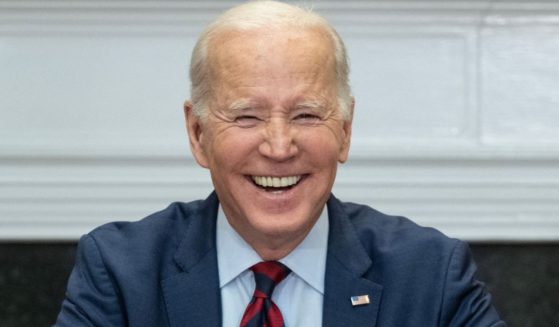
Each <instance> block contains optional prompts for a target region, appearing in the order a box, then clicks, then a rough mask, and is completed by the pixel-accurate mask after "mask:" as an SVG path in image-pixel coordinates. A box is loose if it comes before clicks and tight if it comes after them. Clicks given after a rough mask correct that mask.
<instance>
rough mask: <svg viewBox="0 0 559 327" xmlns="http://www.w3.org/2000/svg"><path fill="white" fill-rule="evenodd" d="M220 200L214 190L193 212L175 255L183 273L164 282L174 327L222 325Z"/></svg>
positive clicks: (162, 284) (168, 311)
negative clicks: (218, 234) (218, 239)
mask: <svg viewBox="0 0 559 327" xmlns="http://www.w3.org/2000/svg"><path fill="white" fill-rule="evenodd" d="M217 207H218V200H217V196H216V195H215V193H212V195H210V196H209V197H208V199H206V200H205V201H203V202H201V203H200V207H199V208H197V210H193V211H192V212H191V213H189V214H190V217H189V218H188V219H189V223H190V224H189V226H188V228H187V230H186V232H185V235H184V236H183V237H182V241H181V242H180V245H179V246H178V248H177V252H176V254H175V257H174V259H175V262H176V264H177V265H178V266H179V268H180V270H181V271H180V272H179V273H178V274H175V275H173V276H171V277H168V278H166V279H164V280H162V281H161V287H162V289H163V297H164V300H165V305H166V307H167V313H168V317H169V324H170V326H171V327H179V326H180V327H184V326H200V327H213V326H215V327H218V326H221V296H220V289H219V273H218V268H217V253H216V249H215V225H216V217H217Z"/></svg>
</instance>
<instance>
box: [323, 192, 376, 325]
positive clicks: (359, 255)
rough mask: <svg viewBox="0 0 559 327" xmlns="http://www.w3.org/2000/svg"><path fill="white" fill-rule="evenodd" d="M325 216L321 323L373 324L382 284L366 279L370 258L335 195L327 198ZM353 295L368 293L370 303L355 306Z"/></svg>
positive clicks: (370, 263)
mask: <svg viewBox="0 0 559 327" xmlns="http://www.w3.org/2000/svg"><path fill="white" fill-rule="evenodd" d="M328 215H329V222H330V227H329V229H330V233H329V236H328V255H327V259H326V277H325V288H324V289H325V291H324V307H323V326H325V327H326V326H339V325H341V324H344V325H347V326H375V324H376V320H377V314H378V310H379V307H380V300H381V295H382V286H381V285H379V284H377V283H375V282H373V281H372V280H370V279H368V278H366V275H365V274H366V272H367V271H368V270H369V269H370V267H371V265H372V261H371V258H370V257H369V255H368V254H367V252H366V251H365V249H364V248H363V245H362V244H361V242H360V240H359V238H358V236H357V233H356V231H355V229H354V227H353V225H352V224H351V222H350V221H349V218H348V217H347V214H346V213H345V212H344V211H343V208H342V205H341V203H340V202H339V201H338V200H337V199H336V198H335V197H334V196H331V198H330V200H329V201H328ZM352 296H368V298H369V301H370V303H369V304H363V305H356V306H354V305H352V303H351V297H352Z"/></svg>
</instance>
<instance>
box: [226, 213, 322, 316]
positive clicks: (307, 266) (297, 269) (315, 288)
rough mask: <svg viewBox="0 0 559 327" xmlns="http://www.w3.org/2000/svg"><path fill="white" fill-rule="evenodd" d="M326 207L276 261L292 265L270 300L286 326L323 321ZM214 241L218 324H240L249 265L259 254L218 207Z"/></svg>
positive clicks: (250, 286) (250, 287)
mask: <svg viewBox="0 0 559 327" xmlns="http://www.w3.org/2000/svg"><path fill="white" fill-rule="evenodd" d="M325 209H326V206H325V207H324V209H323V210H322V214H321V215H320V217H319V219H318V220H317V222H316V223H315V225H314V226H313V228H312V229H311V231H310V232H309V234H308V235H307V237H306V238H305V239H304V240H303V242H301V244H299V245H298V246H297V247H296V248H295V249H294V250H293V251H292V252H291V253H289V254H288V255H287V256H286V257H285V258H283V259H281V260H279V261H280V262H281V263H283V264H284V265H286V266H288V267H289V268H290V269H291V274H289V276H287V277H286V278H285V279H284V280H283V281H282V282H281V283H280V284H279V285H278V286H277V287H276V288H275V290H274V293H273V294H272V300H273V301H274V302H275V303H276V305H277V306H278V307H279V309H280V311H281V313H282V316H283V319H284V322H285V326H286V327H298V326H304V327H314V326H316V327H320V326H322V302H323V297H324V274H325V272H326V251H327V247H328V210H325ZM216 243H217V260H218V269H219V286H220V289H221V308H222V326H223V327H239V323H240V322H241V319H242V317H243V314H244V312H245V309H246V307H247V305H248V303H249V302H250V300H251V298H252V293H253V292H254V287H255V282H254V277H253V273H252V271H250V269H249V268H250V267H251V266H252V265H254V264H256V263H258V262H260V261H262V259H261V258H260V256H258V254H257V253H256V251H254V249H252V247H251V246H250V245H249V244H248V243H246V242H245V240H243V239H242V238H241V236H240V235H239V234H238V233H237V232H236V231H235V230H234V229H233V228H232V227H231V225H229V222H228V221H227V218H226V217H225V214H224V213H223V210H222V209H221V206H220V207H219V212H218V215H217V232H216Z"/></svg>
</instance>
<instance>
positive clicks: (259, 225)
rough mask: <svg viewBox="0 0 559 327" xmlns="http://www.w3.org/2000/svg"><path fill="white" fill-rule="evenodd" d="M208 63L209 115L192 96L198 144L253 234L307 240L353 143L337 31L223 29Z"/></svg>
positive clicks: (225, 199)
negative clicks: (339, 73)
mask: <svg viewBox="0 0 559 327" xmlns="http://www.w3.org/2000/svg"><path fill="white" fill-rule="evenodd" d="M208 63H209V65H210V70H211V73H210V80H211V81H212V82H211V83H212V85H211V87H212V96H211V98H210V101H209V102H208V103H209V110H208V116H207V119H206V120H204V121H199V120H198V119H196V118H195V117H194V116H193V115H192V113H191V112H190V110H189V107H188V105H187V106H186V109H187V110H186V111H187V118H188V127H189V136H190V141H191V147H192V151H193V154H194V156H195V158H196V160H197V161H198V163H199V164H200V165H202V166H203V167H206V168H209V169H210V172H211V176H212V181H213V184H214V187H215V190H216V192H217V194H218V197H219V200H220V203H221V205H222V208H223V210H224V212H225V214H226V216H227V217H228V219H229V222H230V224H231V225H232V226H233V228H234V229H235V230H236V231H237V232H238V233H239V234H240V235H241V236H242V237H243V238H244V239H245V240H247V242H248V243H249V244H251V245H252V246H253V247H254V246H255V244H254V243H258V242H270V244H273V241H274V240H275V239H277V240H283V241H292V242H295V243H297V244H298V243H299V242H300V241H301V240H302V239H303V238H304V237H305V236H306V234H307V233H308V232H309V231H310V229H311V228H312V226H313V225H314V223H315V221H316V219H317V218H318V216H319V215H320V212H321V210H322V208H323V205H324V203H325V202H326V200H327V199H328V197H329V194H330V191H331V189H332V184H333V183H334V178H335V175H336V167H337V163H338V162H344V161H345V160H346V159H347V155H348V149H349V139H350V133H351V119H349V120H347V121H344V120H343V119H342V114H341V113H340V111H339V109H338V102H337V89H336V75H335V68H334V67H335V62H334V56H333V50H332V45H331V41H330V40H329V39H328V38H327V37H326V35H325V34H324V33H323V32H321V31H317V30H306V31H300V30H299V31H295V30H288V31H282V32H279V31H276V32H259V31H254V32H248V33H247V32H244V33H234V32H231V33H223V34H221V35H220V36H218V37H217V38H216V39H214V40H213V42H212V43H211V44H210V51H209V55H208ZM295 245H296V244H295Z"/></svg>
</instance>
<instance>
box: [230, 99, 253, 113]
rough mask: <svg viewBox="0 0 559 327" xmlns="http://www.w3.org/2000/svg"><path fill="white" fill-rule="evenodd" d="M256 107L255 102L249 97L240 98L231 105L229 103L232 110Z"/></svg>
mask: <svg viewBox="0 0 559 327" xmlns="http://www.w3.org/2000/svg"><path fill="white" fill-rule="evenodd" d="M253 107H254V104H253V103H252V102H251V101H250V100H249V99H239V100H235V101H234V102H233V103H232V104H231V105H229V110H231V111H243V110H248V109H251V108H253Z"/></svg>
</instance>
